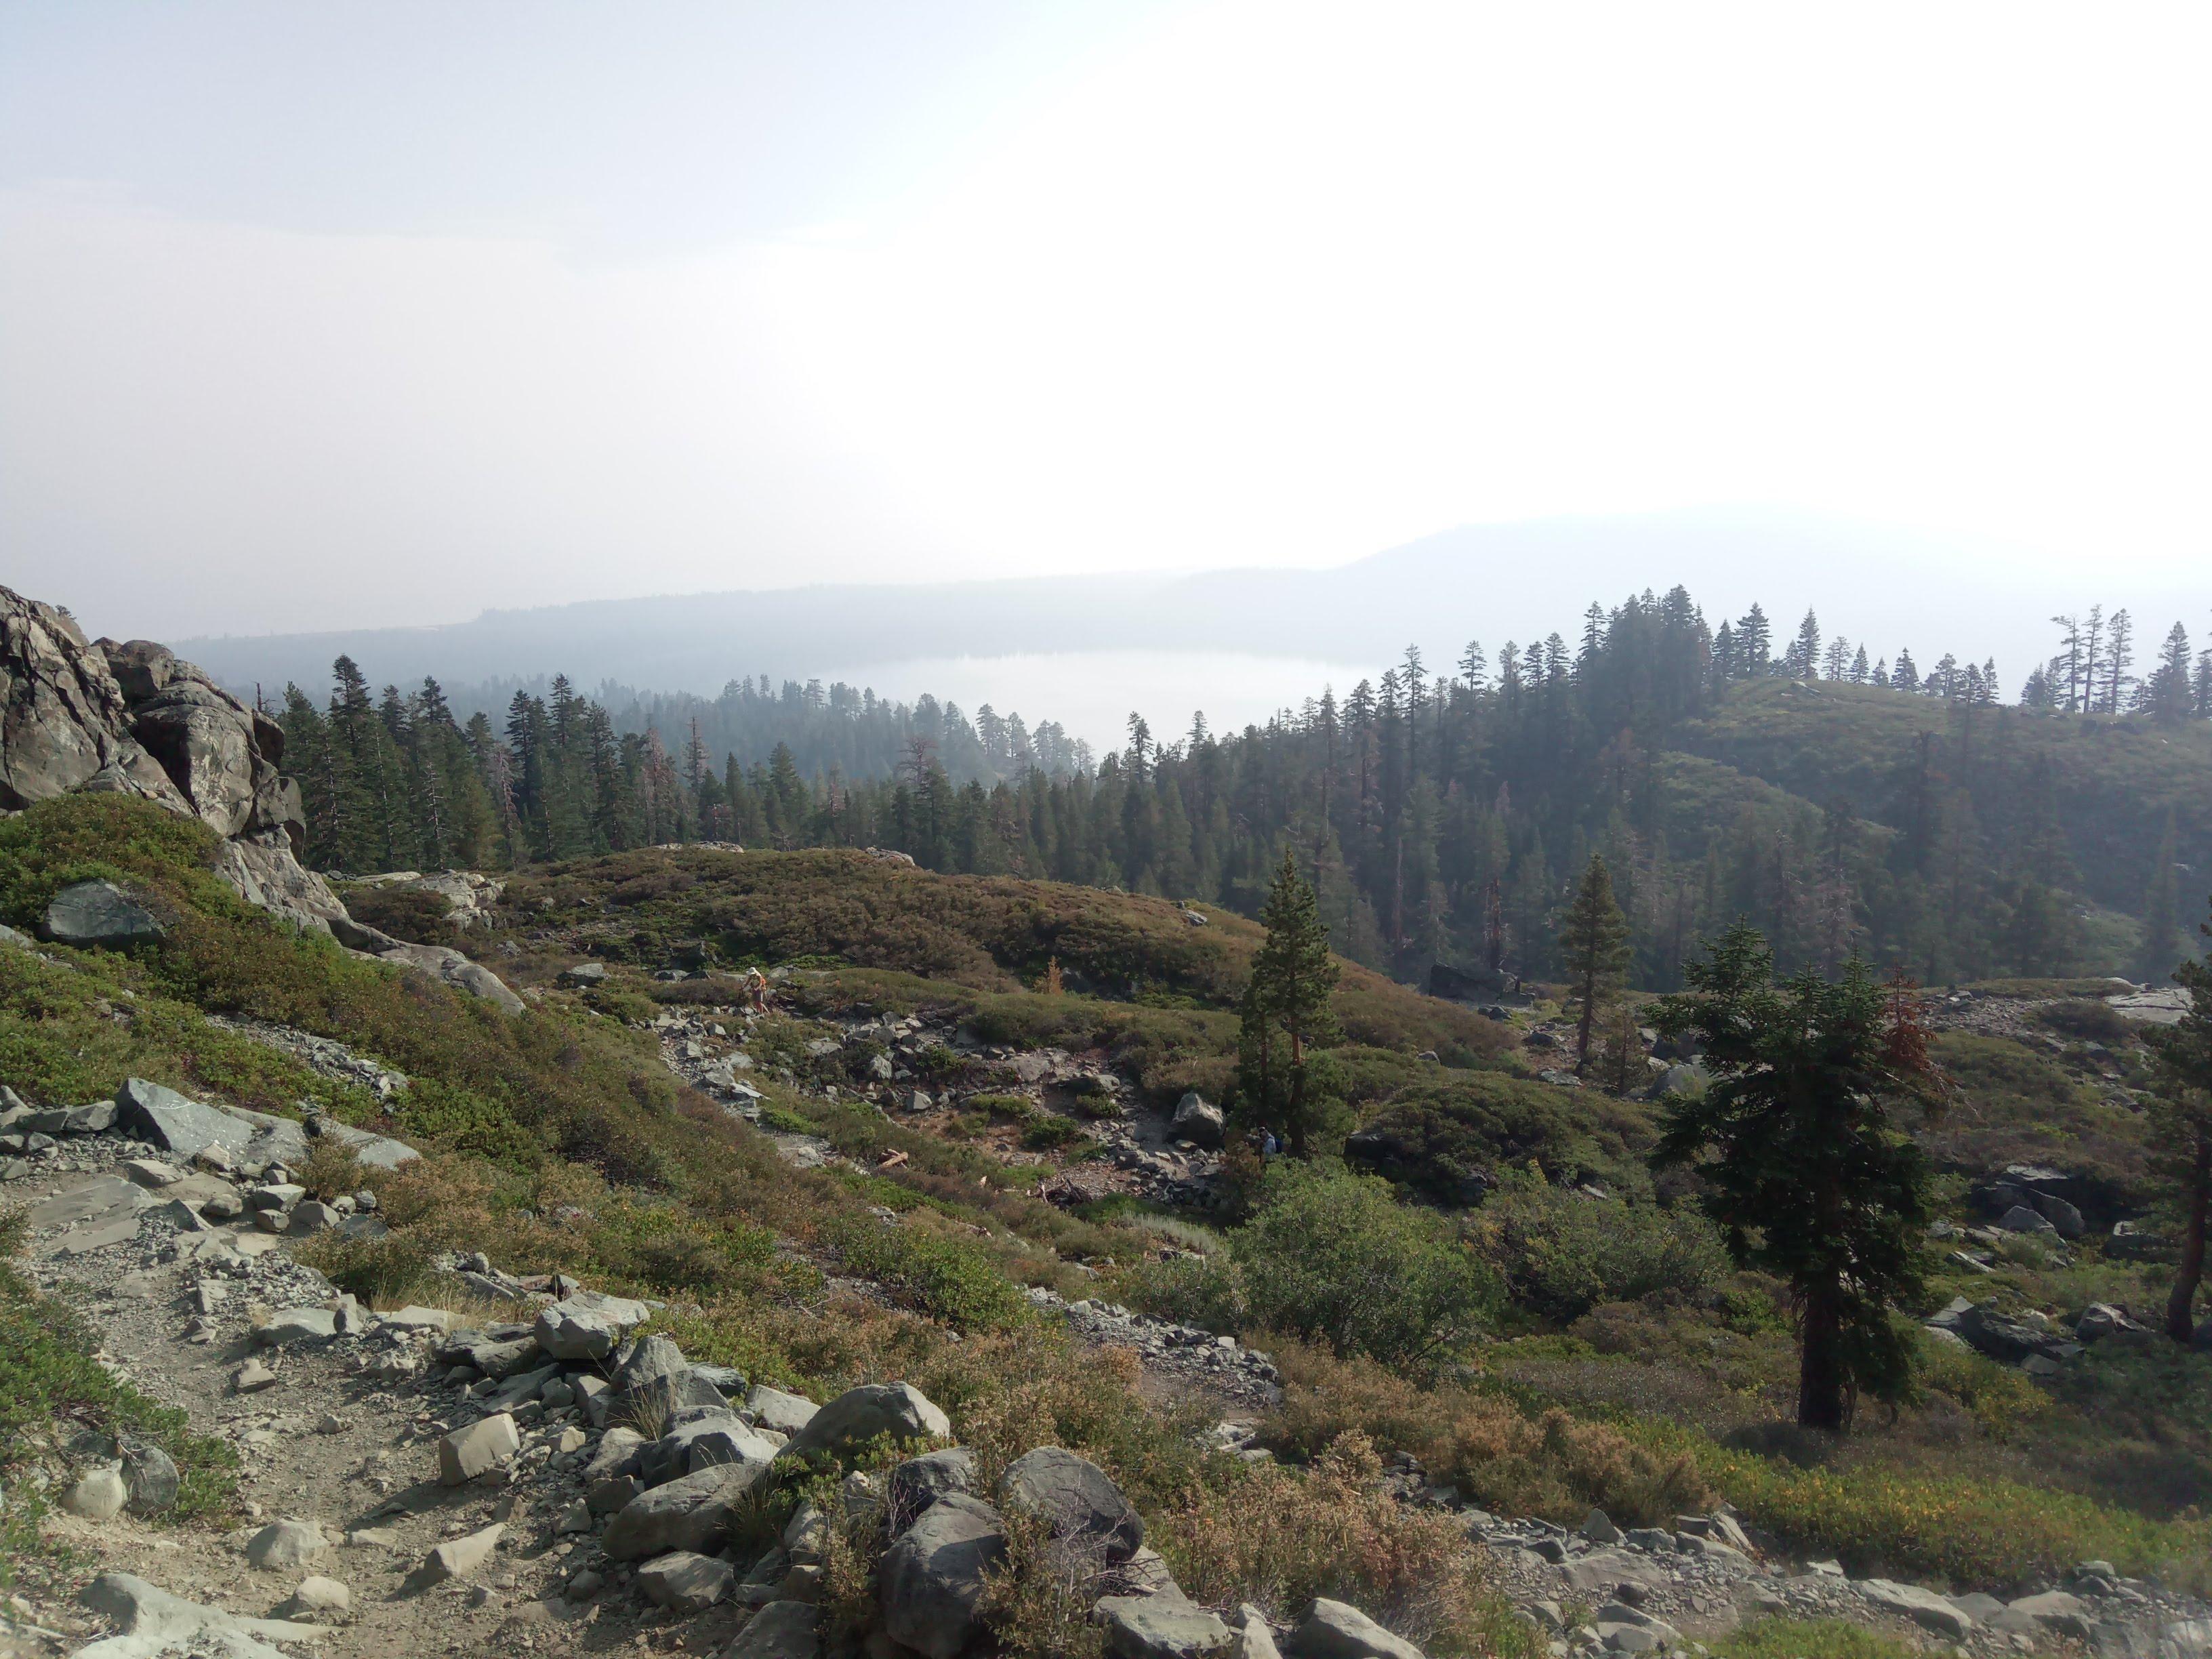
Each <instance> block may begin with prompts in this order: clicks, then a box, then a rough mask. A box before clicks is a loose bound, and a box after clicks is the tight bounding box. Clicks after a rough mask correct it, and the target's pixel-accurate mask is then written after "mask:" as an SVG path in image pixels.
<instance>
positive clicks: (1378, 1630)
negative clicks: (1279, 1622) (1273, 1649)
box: [1288, 1596, 1423, 1659]
mask: <svg viewBox="0 0 2212 1659" xmlns="http://www.w3.org/2000/svg"><path fill="white" fill-rule="evenodd" d="M1288 1647H1289V1650H1290V1652H1291V1656H1292V1659H1423V1655H1422V1653H1421V1650H1420V1649H1419V1648H1417V1647H1415V1646H1414V1645H1413V1644H1412V1643H1411V1642H1408V1641H1407V1639H1406V1638H1404V1637H1402V1636H1397V1635H1394V1634H1393V1633H1392V1632H1389V1631H1387V1630H1385V1629H1383V1626H1380V1625H1378V1624H1376V1622H1375V1621H1374V1620H1372V1619H1370V1618H1369V1617H1368V1616H1367V1615H1366V1614H1365V1613H1362V1612H1360V1610H1359V1609H1358V1607H1353V1606H1352V1604H1351V1603H1350V1602H1348V1601H1330V1600H1329V1599H1328V1597H1327V1596H1322V1597H1319V1598H1318V1599H1316V1601H1315V1602H1314V1604H1313V1610H1312V1611H1311V1612H1310V1613H1307V1614H1306V1616H1305V1619H1304V1621H1303V1622H1302V1623H1301V1624H1300V1625H1299V1626H1298V1627H1297V1629H1296V1630H1294V1631H1292V1632H1291V1638H1290V1641H1289V1644H1288Z"/></svg>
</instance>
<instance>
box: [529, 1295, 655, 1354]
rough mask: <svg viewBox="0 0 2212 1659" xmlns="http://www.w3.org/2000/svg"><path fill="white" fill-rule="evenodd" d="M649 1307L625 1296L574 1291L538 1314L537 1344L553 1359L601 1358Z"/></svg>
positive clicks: (640, 1320)
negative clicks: (571, 1294)
mask: <svg viewBox="0 0 2212 1659" xmlns="http://www.w3.org/2000/svg"><path fill="white" fill-rule="evenodd" d="M650 1313H651V1310H649V1309H647V1307H646V1305H645V1304H644V1303H642V1302H633V1301H631V1300H630V1299H629V1297H621V1296H603V1295H601V1294H600V1293H599V1292H598V1291H577V1292H576V1293H575V1294H574V1295H573V1296H570V1297H564V1298H563V1299H562V1300H561V1301H559V1302H556V1303H555V1304H553V1305H552V1306H550V1308H546V1309H544V1310H541V1311H540V1312H539V1314H538V1325H537V1336H538V1346H539V1347H540V1348H542V1349H544V1351H545V1352H547V1353H549V1354H550V1355H552V1357H553V1358H556V1359H603V1358H605V1357H606V1356H607V1355H609V1354H611V1353H612V1352H614V1351H615V1350H616V1349H617V1347H619V1346H621V1345H622V1340H623V1338H624V1337H626V1336H628V1335H629V1334H630V1332H632V1331H633V1330H635V1329H636V1328H637V1327H639V1326H640V1325H642V1324H644V1323H645V1322H646V1320H647V1317H649V1316H650Z"/></svg>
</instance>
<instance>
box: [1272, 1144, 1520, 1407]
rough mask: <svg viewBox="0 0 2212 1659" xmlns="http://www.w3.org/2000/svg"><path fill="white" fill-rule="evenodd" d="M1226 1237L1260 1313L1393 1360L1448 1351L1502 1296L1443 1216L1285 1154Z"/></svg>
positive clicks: (1426, 1359)
mask: <svg viewBox="0 0 2212 1659" xmlns="http://www.w3.org/2000/svg"><path fill="white" fill-rule="evenodd" d="M1229 1249H1230V1255H1231V1258H1232V1259H1233V1260H1234V1261H1236V1263H1237V1267H1239V1268H1240V1269H1241V1270H1242V1271H1243V1282H1244V1292H1245V1297H1246V1299H1247V1301H1248V1303H1249V1306H1250V1309H1251V1316H1252V1319H1253V1321H1254V1322H1255V1323H1256V1324H1258V1325H1260V1326H1261V1327H1263V1328H1267V1329H1271V1330H1279V1331H1286V1332H1289V1333H1291V1334H1294V1335H1297V1336H1302V1337H1304V1338H1306V1339H1308V1340H1312V1341H1319V1342H1326V1343H1328V1344H1329V1345H1330V1346H1334V1348H1336V1349H1337V1350H1338V1351H1339V1352H1344V1353H1363V1354H1368V1355H1370V1356H1372V1357H1373V1358H1376V1359H1380V1360H1383V1361H1385V1362H1386V1363H1389V1364H1399V1365H1413V1364H1426V1363H1430V1362H1432V1361H1434V1360H1436V1359H1437V1358H1441V1357H1443V1356H1444V1355H1447V1354H1449V1353H1451V1352H1454V1351H1455V1350H1456V1349H1457V1348H1458V1347H1459V1346H1461V1345H1462V1344H1463V1343H1464V1342H1465V1341H1467V1340H1468V1338H1470V1337H1471V1336H1473V1335H1474V1332H1475V1331H1476V1329H1477V1328H1479V1327H1480V1324H1481V1322H1482V1320H1483V1316H1484V1314H1485V1312H1486V1310H1490V1309H1492V1308H1494V1307H1495V1306H1496V1305H1497V1303H1498V1277H1497V1275H1496V1274H1495V1273H1492V1271H1491V1269H1490V1268H1489V1267H1488V1266H1487V1265H1486V1264H1485V1263H1484V1262H1483V1261H1481V1259H1480V1257H1478V1256H1476V1255H1474V1252H1473V1251H1472V1250H1470V1249H1468V1247H1467V1246H1466V1245H1465V1244H1463V1243H1461V1242H1460V1240H1459V1239H1458V1237H1456V1236H1455V1233H1454V1231H1453V1230H1452V1228H1451V1226H1450V1225H1449V1223H1447V1222H1446V1221H1444V1220H1443V1218H1441V1217H1439V1216H1437V1215H1436V1214H1434V1213H1433V1212H1430V1211H1427V1210H1422V1209H1418V1208H1415V1207H1413V1206H1410V1205H1405V1204H1401V1203H1400V1202H1399V1201H1398V1200H1397V1199H1396V1198H1395V1197H1394V1196H1393V1195H1392V1194H1391V1191H1390V1188H1389V1183H1388V1182H1383V1181H1378V1180H1376V1179H1375V1178H1374V1177H1373V1176H1360V1175H1349V1174H1342V1173H1338V1172H1334V1171H1328V1170H1319V1169H1316V1168H1313V1167H1310V1166H1308V1165H1304V1164H1293V1163H1291V1161H1290V1160H1288V1159H1283V1160H1281V1161H1279V1162H1278V1163H1277V1164H1274V1165H1273V1167H1272V1168H1271V1169H1269V1170H1268V1171H1267V1178H1266V1180H1265V1182H1263V1183H1262V1187H1261V1202H1260V1208H1259V1210H1258V1212H1257V1213H1255V1215H1254V1216H1253V1218H1252V1219H1251V1220H1250V1221H1249V1222H1247V1223H1246V1224H1245V1225H1243V1227H1241V1228H1239V1229H1238V1230H1237V1231H1236V1232H1235V1233H1233V1234H1231V1236H1230V1240H1229Z"/></svg>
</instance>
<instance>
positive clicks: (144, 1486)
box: [122, 1440, 181, 1515]
mask: <svg viewBox="0 0 2212 1659" xmlns="http://www.w3.org/2000/svg"><path fill="white" fill-rule="evenodd" d="M122 1474H123V1484H124V1486H125V1489H126V1491H127V1492H128V1493H129V1496H128V1498H126V1499H125V1507H126V1508H128V1509H129V1510H130V1511H131V1514H133V1515H158V1514H160V1513H161V1511H162V1510H166V1509H167V1508H168V1507H169V1505H170V1504H173V1503H175V1502H176V1501H177V1488H178V1486H179V1484H181V1483H180V1481H179V1477H178V1474H177V1465H176V1462H175V1460H174V1459H173V1458H172V1457H171V1456H170V1455H169V1454H168V1453H167V1452H165V1451H163V1450H162V1449H161V1448H160V1447H159V1446H156V1445H155V1444H154V1443H152V1442H150V1441H146V1440H126V1441H125V1443H124V1445H123V1469H122Z"/></svg>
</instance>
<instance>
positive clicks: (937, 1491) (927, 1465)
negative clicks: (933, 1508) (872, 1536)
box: [884, 1446, 975, 1537]
mask: <svg viewBox="0 0 2212 1659" xmlns="http://www.w3.org/2000/svg"><path fill="white" fill-rule="evenodd" d="M884 1492H885V1495H886V1496H887V1498H889V1501H890V1530H891V1534H892V1535H893V1536H894V1537H896V1535H897V1534H900V1533H902V1532H904V1531H905V1530H906V1529H907V1528H908V1526H910V1525H911V1524H913V1522H914V1519H915V1516H918V1515H920V1514H921V1512H922V1511H923V1510H926V1509H927V1508H928V1507H929V1506H930V1505H931V1504H934V1503H935V1502H936V1501H937V1500H938V1499H939V1498H944V1497H947V1496H949V1495H950V1494H951V1493H953V1492H967V1493H969V1494H971V1495H972V1494H973V1493H974V1492H975V1454H974V1453H972V1452H970V1451H969V1449H967V1447H965V1446H947V1447H945V1449H943V1450H942V1451H933V1452H924V1453H923V1454H922V1455H921V1456H919V1457H909V1458H908V1459H907V1460H906V1462H903V1463H899V1464H896V1465H894V1466H893V1467H892V1468H891V1472H890V1475H889V1476H888V1477H887V1478H886V1480H885V1482H884Z"/></svg>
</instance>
